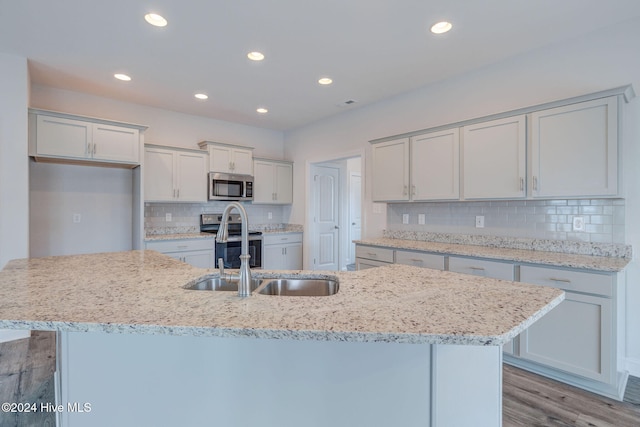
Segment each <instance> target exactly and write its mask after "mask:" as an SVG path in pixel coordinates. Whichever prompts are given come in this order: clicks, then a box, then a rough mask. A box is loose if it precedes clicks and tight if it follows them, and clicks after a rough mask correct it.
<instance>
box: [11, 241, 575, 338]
mask: <svg viewBox="0 0 640 427" xmlns="http://www.w3.org/2000/svg"><path fill="white" fill-rule="evenodd" d="M205 274H213V275H215V274H217V270H203V269H199V268H195V267H191V266H189V265H187V264H185V263H182V262H180V261H178V260H175V259H173V258H170V257H168V256H165V255H162V254H160V253H158V252H155V251H129V252H115V253H104V254H91V255H77V256H62V257H47V258H32V259H23V260H14V261H11V262H9V263H8V264H7V266H6V267H5V268H4V269H3V270H2V271H1V272H0V328H12V329H48V330H65V331H106V332H122V333H145V334H173V335H195V336H227V337H229V336H232V337H259V338H277V339H298V340H319V341H369V342H402V343H446V344H468V345H501V344H503V343H505V342H507V341H508V340H509V339H511V338H513V337H514V336H516V335H517V334H518V333H520V332H521V331H522V330H524V329H526V328H527V327H528V326H529V325H530V324H532V323H533V322H535V321H536V320H537V319H538V318H540V317H541V316H543V315H544V314H545V313H546V312H548V311H549V310H551V309H552V308H553V307H555V306H556V305H558V304H559V303H560V302H561V301H562V300H563V299H564V293H563V292H562V291H560V290H557V289H554V288H549V287H540V286H535V285H528V284H520V283H512V282H506V281H501V280H495V279H487V278H478V277H475V276H468V275H461V274H456V273H450V272H442V271H436V270H430V269H421V268H417V267H411V266H404V265H390V266H388V267H380V268H376V269H369V270H363V271H356V272H317V271H307V272H305V271H289V272H274V271H257V272H254V276H263V277H274V276H279V275H283V274H288V275H291V276H295V277H300V276H306V277H327V276H333V277H336V278H337V279H338V280H339V283H340V289H339V292H338V293H337V294H335V295H332V296H326V297H289V296H269V295H253V296H251V297H249V298H244V299H241V298H239V297H238V296H237V295H236V293H235V292H212V291H191V290H186V289H183V287H184V286H185V285H187V284H189V283H190V282H192V281H194V280H196V279H198V278H199V277H201V276H203V275H205Z"/></svg>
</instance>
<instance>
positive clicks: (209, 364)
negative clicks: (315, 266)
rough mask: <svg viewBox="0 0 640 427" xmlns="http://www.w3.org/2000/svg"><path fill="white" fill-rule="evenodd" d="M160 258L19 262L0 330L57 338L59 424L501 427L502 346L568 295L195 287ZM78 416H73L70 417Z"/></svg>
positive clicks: (438, 288)
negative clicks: (243, 294) (274, 292)
mask: <svg viewBox="0 0 640 427" xmlns="http://www.w3.org/2000/svg"><path fill="white" fill-rule="evenodd" d="M216 273H217V271H216V270H211V271H208V270H203V269H198V268H194V267H191V266H189V265H187V264H184V263H182V262H179V261H177V260H174V259H172V258H170V257H168V256H165V255H162V254H159V253H157V252H154V251H130V252H118V253H108V254H92V255H79V256H64V257H48V258H40V259H28V260H15V261H11V262H10V263H9V264H8V265H7V266H6V267H5V269H4V270H3V271H2V272H0V328H14V329H44V330H56V331H59V332H60V333H59V335H58V336H59V339H60V342H59V348H60V351H59V371H58V375H59V376H60V378H59V379H60V385H61V395H60V402H59V403H60V404H63V405H65V409H68V408H67V405H69V404H71V409H74V408H82V407H83V406H82V405H84V404H85V403H89V404H90V405H89V408H90V412H86V411H85V412H80V411H73V410H65V411H63V412H62V413H61V421H62V425H64V426H77V425H82V426H94V425H95V426H102V425H185V426H187V425H224V426H250V425H265V426H271V425H278V426H300V425H304V426H327V425H332V426H388V425H402V426H418V425H420V426H424V425H432V426H448V425H455V426H464V425H473V426H477V425H483V426H497V425H500V423H501V390H502V385H501V365H502V352H501V345H502V344H504V343H505V342H507V341H508V340H510V339H512V338H513V337H514V336H516V335H518V334H519V333H520V332H522V331H523V330H525V329H526V328H527V327H528V326H530V325H531V324H533V322H535V321H536V320H538V319H539V318H541V317H542V316H543V315H544V314H546V313H547V312H548V311H550V310H551V309H552V308H553V307H555V306H556V305H558V304H559V303H560V302H561V301H562V300H563V298H564V293H563V292H562V291H560V290H557V289H553V288H548V287H540V286H535V285H527V284H521V283H514V282H507V281H501V280H495V279H487V278H478V277H473V276H467V275H460V274H456V273H449V272H441V271H435V270H428V269H420V268H416V267H410V266H402V265H390V266H387V267H381V268H378V269H372V270H365V271H358V272H317V271H308V272H305V271H295V272H291V271H287V272H277V271H257V272H254V275H255V276H262V277H281V276H283V275H285V276H287V277H323V278H327V277H330V278H335V279H337V280H338V281H339V284H340V289H339V292H338V293H337V294H335V295H332V296H326V297H287V296H270V295H253V296H251V297H249V298H244V299H240V298H239V297H237V295H235V293H229V292H207V291H192V290H186V289H184V286H186V285H188V284H190V283H192V282H194V281H195V280H197V279H198V278H200V277H202V276H203V275H207V274H210V275H215V274H216ZM73 405H76V406H73Z"/></svg>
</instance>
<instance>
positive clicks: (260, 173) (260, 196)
mask: <svg viewBox="0 0 640 427" xmlns="http://www.w3.org/2000/svg"><path fill="white" fill-rule="evenodd" d="M253 170H254V176H253V201H252V203H255V204H258V203H269V204H270V203H273V194H274V192H275V190H274V188H273V185H274V182H275V180H276V177H275V171H274V169H273V163H271V162H268V161H263V160H256V161H255V162H254V164H253Z"/></svg>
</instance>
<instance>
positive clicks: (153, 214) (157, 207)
mask: <svg viewBox="0 0 640 427" xmlns="http://www.w3.org/2000/svg"><path fill="white" fill-rule="evenodd" d="M225 206H227V202H208V203H145V204H144V228H145V232H146V234H147V235H153V234H173V233H197V232H199V231H200V214H203V213H222V211H224V208H225ZM244 207H245V209H246V210H247V215H248V216H249V225H250V226H251V228H256V227H257V228H268V227H276V226H279V224H283V223H287V222H288V220H289V216H290V211H291V207H290V206H277V205H252V204H248V203H247V204H245V205H244ZM234 213H235V211H234ZM167 214H171V221H167ZM269 214H271V218H269Z"/></svg>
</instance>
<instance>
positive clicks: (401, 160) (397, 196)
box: [372, 138, 409, 202]
mask: <svg viewBox="0 0 640 427" xmlns="http://www.w3.org/2000/svg"><path fill="white" fill-rule="evenodd" d="M372 191H373V201H374V202H388V201H408V200H409V138H402V139H396V140H393V141H387V142H381V143H379V144H375V145H374V146H373V186H372Z"/></svg>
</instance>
